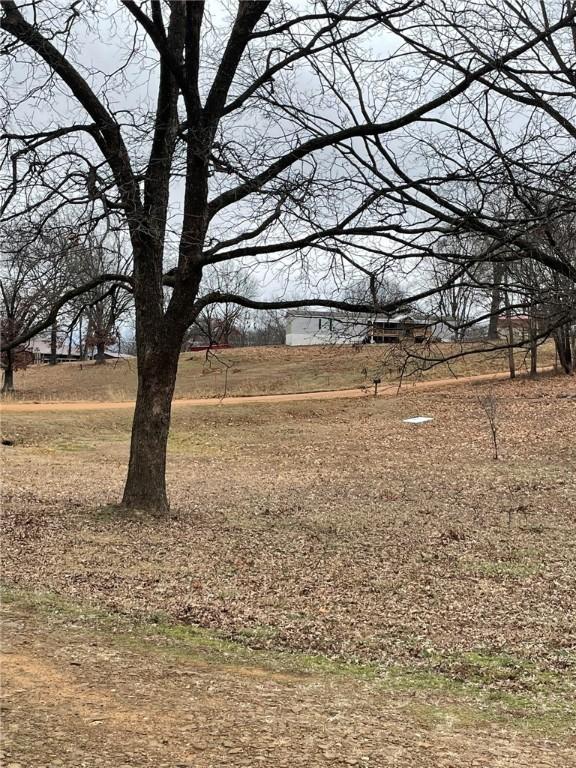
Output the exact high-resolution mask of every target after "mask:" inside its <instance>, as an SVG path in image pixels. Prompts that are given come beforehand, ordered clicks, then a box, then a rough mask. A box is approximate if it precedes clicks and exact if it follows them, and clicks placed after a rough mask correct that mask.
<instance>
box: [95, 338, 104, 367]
mask: <svg viewBox="0 0 576 768" xmlns="http://www.w3.org/2000/svg"><path fill="white" fill-rule="evenodd" d="M105 354H106V345H105V344H104V342H103V341H99V342H98V343H97V344H96V364H97V365H104V363H105V362H106V357H105Z"/></svg>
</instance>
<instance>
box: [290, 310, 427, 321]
mask: <svg viewBox="0 0 576 768" xmlns="http://www.w3.org/2000/svg"><path fill="white" fill-rule="evenodd" d="M416 314H417V313H412V314H404V315H401V314H395V313H394V312H392V313H390V314H384V313H380V314H370V313H368V312H366V313H365V312H331V311H330V310H329V309H328V310H324V311H316V310H301V309H291V310H288V312H286V317H287V318H290V317H311V318H315V317H317V318H326V319H327V320H342V321H344V320H345V321H346V322H349V323H352V322H361V321H363V320H364V321H369V322H374V321H376V322H378V321H380V320H395V321H402V320H414V319H415V315H416Z"/></svg>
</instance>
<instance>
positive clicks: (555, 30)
mask: <svg viewBox="0 0 576 768" xmlns="http://www.w3.org/2000/svg"><path fill="white" fill-rule="evenodd" d="M40 5H41V3H40V2H38V0H29V1H28V2H22V3H20V4H17V3H16V2H13V1H12V0H2V2H1V6H2V8H3V12H4V15H3V18H2V28H3V29H4V30H5V32H7V33H8V35H9V37H8V40H7V42H6V43H5V44H4V53H5V55H6V56H5V58H6V60H7V62H8V63H7V65H6V67H5V72H6V74H7V77H8V79H9V78H10V73H11V72H14V73H16V75H17V74H18V72H21V71H22V67H26V66H27V65H31V66H33V67H34V68H35V69H34V71H35V72H36V76H35V81H34V82H33V83H30V87H29V88H28V89H24V90H23V89H22V88H21V87H20V85H19V83H20V82H21V79H20V78H18V76H16V77H15V78H14V82H13V83H11V84H10V88H9V89H8V90H9V92H10V94H11V95H10V103H9V109H8V110H7V112H8V113H9V114H8V117H7V124H8V129H7V130H6V132H5V133H4V136H3V139H4V142H5V145H6V149H5V154H4V158H5V167H6V169H7V170H6V173H5V175H4V177H3V179H4V180H5V185H4V192H5V193H6V194H5V202H4V205H3V206H2V209H1V211H2V215H3V216H4V217H5V218H8V219H9V218H11V217H16V216H18V215H19V213H20V212H21V211H22V210H27V211H33V212H34V213H35V215H36V216H37V217H38V218H39V219H40V220H42V219H43V218H45V217H46V216H49V215H50V212H53V211H55V210H58V209H59V208H60V207H62V206H64V205H66V206H74V207H76V209H77V210H78V211H79V212H80V214H81V217H83V219H84V221H85V222H86V227H87V228H90V227H92V226H94V222H100V221H108V222H113V223H112V224H111V225H110V226H118V227H123V228H124V229H125V230H126V231H127V232H128V235H129V237H130V242H131V246H132V254H133V270H132V274H131V275H130V277H129V278H127V277H126V276H124V275H114V274H109V273H106V274H103V275H101V276H100V279H101V281H102V282H106V281H110V280H116V281H118V282H119V283H123V284H127V285H129V286H130V288H131V290H132V291H133V294H134V302H135V318H136V337H137V352H138V394H137V402H136V409H135V415H134V422H133V431H132V442H131V452H130V461H129V468H128V477H127V481H126V486H125V490H124V496H123V502H124V504H126V505H128V506H134V507H141V508H149V509H154V510H166V509H167V508H168V501H167V495H166V485H165V465H166V443H167V437H168V430H169V423H170V408H171V400H172V395H173V391H174V385H175V378H176V371H177V365H178V355H179V351H180V349H181V345H182V341H183V339H184V336H185V333H186V331H187V329H188V328H189V327H190V326H191V325H192V324H193V323H194V322H195V320H196V318H198V317H199V316H200V315H201V313H202V312H203V311H204V310H205V309H206V308H207V307H208V306H210V305H213V304H232V303H234V304H237V305H239V306H242V307H247V308H252V309H264V310H268V309H288V308H297V307H303V306H312V305H316V306H325V307H336V308H339V309H343V310H346V311H351V312H362V311H364V312H374V311H387V312H390V311H393V310H395V309H397V308H399V307H402V306H405V305H406V304H409V303H411V302H413V301H417V300H419V299H422V298H426V297H428V296H429V295H432V294H433V293H434V292H436V291H437V290H439V287H438V286H433V287H432V288H428V289H426V290H423V291H420V292H416V293H414V294H413V295H411V296H410V297H404V298H402V299H399V300H394V301H391V302H390V303H388V304H386V305H384V306H377V307H375V306H374V302H373V301H370V302H356V303H354V302H347V301H340V300H338V299H335V298H334V290H335V288H334V286H335V281H336V279H337V278H338V276H339V277H340V279H343V280H348V279H349V274H350V273H351V272H352V273H353V272H354V271H358V272H359V273H362V274H366V272H368V273H373V272H377V270H378V267H379V265H380V264H381V262H382V259H383V258H386V259H388V260H389V259H394V260H398V261H405V262H406V263H412V262H413V261H414V259H419V258H422V257H423V256H430V255H433V253H432V249H431V245H430V242H431V240H430V237H431V236H432V237H433V236H434V235H437V236H441V235H443V234H446V232H447V231H451V230H454V229H455V230H460V229H462V228H463V227H464V228H467V229H470V230H471V231H475V232H478V233H480V234H484V235H489V236H490V237H492V238H493V239H494V240H495V241H497V242H499V243H500V244H502V245H504V244H505V245H506V246H507V247H509V248H510V250H512V251H518V250H522V249H525V248H526V247H527V244H526V243H525V241H524V239H523V231H524V230H523V228H522V227H520V226H518V225H517V223H516V222H515V221H511V220H507V219H505V218H499V219H498V218H496V217H494V215H493V213H492V211H491V210H489V209H488V208H485V207H484V206H483V204H482V201H483V199H484V197H486V190H484V188H483V185H484V184H488V185H489V183H490V177H491V173H492V169H493V166H494V163H495V162H496V161H497V160H498V161H501V158H502V155H503V148H502V146H501V144H500V135H499V134H498V132H495V131H494V128H493V123H494V116H495V114H496V115H497V116H498V117H499V116H500V115H501V114H503V111H504V108H503V107H502V103H504V102H506V103H509V102H510V103H512V102H513V103H514V104H516V103H517V102H518V101H520V102H522V100H524V102H526V100H527V102H528V103H529V104H530V105H531V106H532V104H534V105H535V111H536V112H537V113H538V114H542V115H544V116H545V117H546V118H550V120H551V121H554V120H556V117H555V114H553V113H552V112H551V108H552V107H551V105H550V101H552V100H550V99H547V98H546V88H545V86H542V87H541V88H540V91H538V93H537V98H536V97H535V96H532V95H531V90H530V89H533V86H532V83H531V81H530V78H528V79H526V78H524V79H522V78H520V80H521V82H520V83H518V78H519V77H520V75H518V72H517V67H516V62H520V64H521V67H522V71H523V72H531V71H532V70H533V67H534V62H538V61H539V57H540V55H541V54H542V53H544V54H545V55H546V56H547V57H548V59H547V60H552V61H553V60H554V58H555V55H556V54H555V48H554V47H551V46H553V44H554V42H555V41H556V40H557V39H560V40H561V42H562V44H564V38H565V33H566V32H567V31H569V30H570V28H571V26H572V25H573V22H574V18H575V15H574V11H573V10H572V8H571V6H563V7H559V8H558V9H556V11H557V12H556V11H555V13H554V18H551V19H549V18H548V16H544V17H542V14H540V17H538V18H537V20H536V21H534V20H533V19H532V17H531V16H527V17H526V18H524V16H519V14H521V13H522V10H521V9H520V10H517V13H516V15H515V16H513V15H510V14H508V16H504V17H503V14H502V13H500V12H499V8H498V6H496V5H495V6H491V7H490V8H488V9H487V10H486V11H482V10H481V9H479V8H477V7H476V6H475V5H474V4H473V3H470V7H469V9H468V10H469V13H467V14H462V13H461V11H462V9H461V8H459V6H460V4H458V8H456V6H455V7H454V9H449V8H447V7H446V5H445V4H444V3H442V4H435V3H430V4H429V3H425V4H421V3H418V2H413V1H412V0H407V2H405V3H394V2H390V3H387V4H382V3H376V2H371V0H337V1H335V2H334V3H323V2H320V3H318V4H316V5H314V6H313V7H312V8H311V9H310V10H306V11H299V10H297V9H296V8H292V7H290V6H289V5H288V4H287V3H283V2H276V3H271V2H267V1H259V0H255V1H253V2H248V1H247V0H240V2H238V4H237V8H236V13H235V15H234V17H233V18H229V16H228V15H227V11H226V8H225V6H222V8H221V9H220V8H219V10H218V12H214V13H213V14H212V18H211V23H210V24H208V23H207V19H206V17H207V13H208V12H207V10H206V7H205V4H204V3H203V2H191V3H181V2H169V3H167V4H162V3H160V2H158V1H157V0H150V2H144V3H137V2H133V1H132V0H123V2H122V6H121V8H120V9H119V10H118V11H117V12H116V13H114V14H113V15H112V16H110V15H109V14H108V13H106V12H105V11H103V12H101V13H99V11H98V8H97V7H95V6H93V4H91V3H86V4H85V5H83V4H82V3H78V2H74V3H70V5H69V6H67V7H66V8H63V9H61V10H60V12H59V14H58V17H57V18H54V17H53V15H52V14H49V13H41V12H38V10H39V7H40ZM459 14H460V15H459ZM475 15H480V16H481V17H482V26H483V28H485V29H487V28H490V32H491V34H490V35H489V36H488V38H487V39H488V40H489V42H488V44H485V43H483V42H482V38H481V36H479V30H478V29H476V27H475V26H474V24H476V26H478V20H477V19H474V18H473V17H474V16H475ZM447 20H448V23H447ZM112 26H114V30H113V32H114V39H115V40H116V41H117V42H118V60H117V61H114V62H112V63H111V64H110V66H109V68H108V69H105V68H103V69H102V70H97V69H96V68H95V67H94V66H92V67H90V66H89V65H88V62H89V61H90V58H89V56H87V55H86V56H84V55H83V52H84V51H85V46H78V45H77V43H78V41H79V40H81V39H82V38H83V37H89V35H90V34H91V30H93V29H95V28H97V29H98V30H99V32H100V34H102V35H103V36H104V37H111V36H112V34H111V33H112ZM470 30H472V33H471V34H472V38H471V42H470V41H468V40H467V38H468V37H470ZM450 34H452V38H451V39H448V40H446V37H447V35H450ZM129 39H130V40H131V39H135V40H136V41H137V43H136V44H135V45H130V46H129V47H128V46H127V43H128V40H129ZM125 43H126V45H124V44H125ZM126 50H127V51H128V52H127V53H121V51H122V52H125V51H126ZM123 55H124V59H123V60H121V56H123ZM154 57H155V59H156V61H157V65H158V66H157V70H156V71H155V75H154V78H153V85H155V86H156V89H157V98H156V103H155V105H150V104H149V103H146V101H145V99H143V100H141V103H142V107H140V101H139V99H140V97H141V96H142V92H140V93H138V94H136V96H137V98H132V99H130V98H129V97H130V95H131V94H129V93H128V91H129V89H127V88H126V87H124V81H125V80H126V81H130V79H131V77H133V75H134V72H135V71H137V70H138V67H139V64H140V63H141V62H142V61H146V69H147V70H148V69H149V65H148V62H149V61H150V60H151V59H152V58H154ZM562 61H565V59H562ZM142 69H144V68H142ZM564 69H565V67H564ZM556 71H559V72H560V75H561V76H562V77H564V78H569V77H570V75H569V74H566V73H565V72H564V70H561V65H560V64H558V65H557V66H556V68H555V70H554V72H553V75H556ZM503 78H504V80H505V85H504V86H503V85H502V80H503ZM61 84H64V85H65V86H66V89H67V92H66V93H67V94H69V95H67V96H63V95H62V88H61ZM503 88H504V89H505V92H504V93H503V92H502V89H503ZM114 89H116V90H114ZM120 92H122V93H123V97H122V99H121V100H120V101H121V103H120V104H119V103H118V102H119V99H118V95H119V93H120ZM55 94H58V98H56V99H55V98H54V96H55ZM492 94H495V96H494V98H492ZM527 94H528V95H527ZM63 99H64V101H62V100H63ZM485 99H488V101H489V102H490V105H492V104H493V105H494V109H493V110H492V109H487V110H486V113H487V114H486V116H485V115H484V113H483V112H482V111H481V109H480V107H481V105H482V104H483V103H484V102H483V100H485ZM128 101H129V102H130V104H128ZM524 102H522V103H524ZM452 104H454V105H457V106H458V109H457V110H454V111H460V109H464V110H465V112H466V114H467V116H468V117H469V119H468V117H467V118H466V119H463V120H462V121H461V122H460V123H459V124H457V125H455V124H454V123H453V120H452V115H453V114H454V111H452V110H451V109H450V108H449V107H451V105H452ZM32 105H33V106H34V107H36V109H35V110H34V113H35V114H39V113H40V112H41V111H42V110H40V109H39V107H42V108H44V109H46V110H47V111H48V114H50V120H49V121H48V122H45V123H43V124H42V126H39V125H38V124H35V123H32V124H27V117H26V116H27V115H28V114H29V113H30V111H31V110H30V109H29V107H30V106H32ZM488 113H490V114H489V116H488ZM463 114H464V113H463ZM70 116H73V117H72V119H71V117H70ZM472 119H474V120H478V121H479V122H480V124H481V125H482V126H483V130H482V131H480V132H478V131H475V129H474V127H471V122H470V121H471V120H472ZM555 124H556V125H560V126H562V130H565V131H567V130H568V128H567V127H566V126H563V124H562V122H561V121H558V120H556V123H555ZM490 129H491V130H492V133H490ZM531 138H532V137H531V136H530V137H529V140H528V141H526V142H525V145H530V140H531ZM447 139H448V140H447ZM482 152H483V153H484V155H485V156H480V155H481V154H482ZM505 154H510V155H511V156H512V157H511V160H510V162H509V166H510V167H512V168H513V169H515V168H516V167H518V165H519V164H520V163H522V162H524V163H526V158H523V159H522V158H521V159H518V158H517V157H515V156H514V153H513V152H512V151H510V152H509V153H508V151H507V152H506V153H505ZM548 176H549V177H551V174H550V173H549V174H548ZM455 181H459V182H460V183H462V182H464V184H465V186H466V187H467V195H466V196H465V197H461V198H457V197H454V186H453V185H454V182H455ZM468 188H470V189H468ZM472 188H473V191H474V194H472V192H471V191H470V190H471V189H472ZM174 195H179V196H180V197H179V198H178V201H179V203H181V206H180V210H181V214H180V215H176V214H175V213H174V209H173V208H172V207H171V205H170V203H171V201H172V202H173V201H174ZM479 206H480V207H479ZM530 247H531V258H533V259H535V260H538V261H539V262H541V263H546V264H547V265H548V266H549V267H550V268H551V269H555V270H557V271H558V272H559V273H561V274H563V275H565V276H566V277H568V278H569V279H571V280H574V279H575V277H576V275H575V273H574V269H573V268H572V267H571V266H570V265H569V264H567V263H565V261H564V260H562V259H561V258H558V257H557V256H556V255H551V254H550V253H549V252H545V251H541V250H540V249H538V248H534V246H530ZM172 250H175V251H176V252H177V265H176V266H175V267H173V268H172V269H169V270H168V271H166V270H165V261H167V255H168V254H169V253H171V252H172ZM479 258H480V257H479ZM482 258H486V259H490V254H486V255H485V256H483V257H482ZM236 259H238V260H240V259H242V260H246V259H250V260H252V261H253V262H258V263H260V264H261V265H266V268H272V267H273V266H274V265H280V266H279V270H280V272H282V270H284V273H286V270H289V269H290V270H291V271H292V272H294V271H296V270H297V271H298V274H299V280H300V284H301V286H302V293H303V294H304V298H300V299H295V300H288V299H284V298H282V297H281V296H279V297H277V298H272V299H270V300H260V299H253V298H250V297H247V296H243V295H242V294H236V293H233V292H227V291H220V290H207V291H205V290H204V288H203V274H204V272H205V270H206V269H207V268H208V267H209V266H210V265H216V264H223V263H225V262H230V261H233V260H236ZM456 274H458V273H457V272H456ZM323 277H324V278H326V279H325V280H323ZM96 279H98V278H96ZM451 279H455V278H451ZM89 284H90V285H91V286H92V287H93V285H94V281H91V282H90V283H89ZM86 285H88V283H87V284H86ZM166 286H169V287H170V289H171V293H170V296H169V299H168V301H167V302H166V301H165V293H164V291H165V288H166ZM442 287H443V286H440V288H442ZM322 289H323V290H322ZM65 295H66V296H69V293H67V294H65ZM63 300H64V297H62V298H61V299H60V300H59V301H60V302H61V301H63ZM48 319H49V318H48V317H47V318H46V319H45V322H47V321H48ZM46 327H47V326H46ZM21 340H22V339H20V341H21ZM17 342H18V339H14V340H13V343H14V344H16V343H17Z"/></svg>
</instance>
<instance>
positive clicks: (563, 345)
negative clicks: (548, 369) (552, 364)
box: [554, 325, 574, 375]
mask: <svg viewBox="0 0 576 768" xmlns="http://www.w3.org/2000/svg"><path fill="white" fill-rule="evenodd" d="M554 343H555V344H556V352H557V354H558V359H559V361H560V365H561V366H562V370H563V371H564V373H567V374H568V375H571V374H572V373H574V360H573V358H572V345H571V343H570V332H569V328H568V326H566V325H563V326H561V327H560V328H557V329H556V331H555V332H554Z"/></svg>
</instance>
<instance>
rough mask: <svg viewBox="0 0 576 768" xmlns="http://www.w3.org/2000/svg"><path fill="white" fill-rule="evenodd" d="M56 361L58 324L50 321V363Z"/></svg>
mask: <svg viewBox="0 0 576 768" xmlns="http://www.w3.org/2000/svg"><path fill="white" fill-rule="evenodd" d="M57 362H58V324H57V323H52V328H51V329H50V365H56V363H57Z"/></svg>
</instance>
